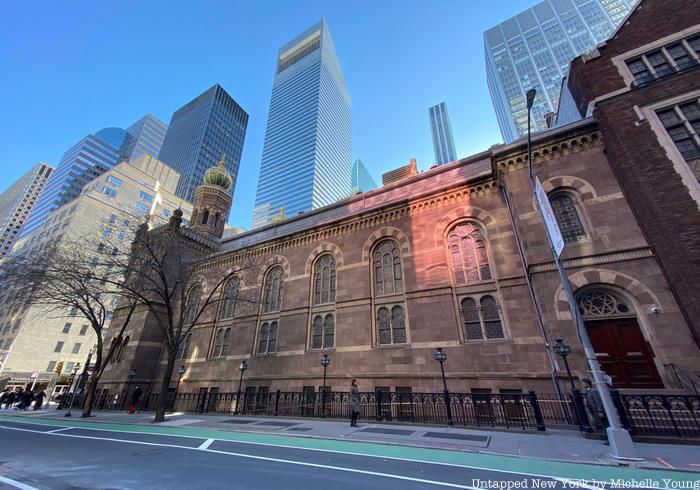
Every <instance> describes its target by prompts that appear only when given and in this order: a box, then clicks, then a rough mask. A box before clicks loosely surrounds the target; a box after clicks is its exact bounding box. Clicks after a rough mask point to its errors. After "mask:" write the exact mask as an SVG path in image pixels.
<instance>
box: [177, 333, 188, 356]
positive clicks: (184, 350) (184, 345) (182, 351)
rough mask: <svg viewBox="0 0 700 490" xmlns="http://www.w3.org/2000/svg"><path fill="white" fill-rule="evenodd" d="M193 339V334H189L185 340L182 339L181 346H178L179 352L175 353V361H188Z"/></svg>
mask: <svg viewBox="0 0 700 490" xmlns="http://www.w3.org/2000/svg"><path fill="white" fill-rule="evenodd" d="M191 339H192V334H191V333H188V334H187V335H185V338H184V339H182V341H181V342H180V345H178V346H177V352H176V353H175V359H177V360H178V361H179V360H182V359H187V358H188V356H189V350H190V340H191Z"/></svg>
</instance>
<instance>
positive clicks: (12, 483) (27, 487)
mask: <svg viewBox="0 0 700 490" xmlns="http://www.w3.org/2000/svg"><path fill="white" fill-rule="evenodd" d="M0 482H1V483H5V484H6V485H10V486H11V487H13V488H19V489H20V490H39V489H38V488H36V487H33V486H31V485H27V484H26V483H22V482H20V481H17V480H13V479H12V478H7V477H5V476H0Z"/></svg>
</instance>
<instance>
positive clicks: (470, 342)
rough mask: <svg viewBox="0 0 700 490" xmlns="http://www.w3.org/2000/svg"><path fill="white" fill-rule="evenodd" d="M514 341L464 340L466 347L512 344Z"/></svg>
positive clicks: (505, 339) (504, 339) (506, 339)
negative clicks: (470, 345)
mask: <svg viewBox="0 0 700 490" xmlns="http://www.w3.org/2000/svg"><path fill="white" fill-rule="evenodd" d="M512 343H513V340H512V339H508V338H503V339H474V340H466V339H465V340H464V345H467V344H512Z"/></svg>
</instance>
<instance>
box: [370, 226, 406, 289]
mask: <svg viewBox="0 0 700 490" xmlns="http://www.w3.org/2000/svg"><path fill="white" fill-rule="evenodd" d="M372 264H373V273H374V294H375V295H376V296H386V295H390V294H398V293H403V291H404V284H403V271H402V269H401V249H400V247H399V244H398V242H397V241H396V240H392V239H385V240H382V241H380V242H379V243H378V244H377V246H376V247H375V248H374V252H373V254H372Z"/></svg>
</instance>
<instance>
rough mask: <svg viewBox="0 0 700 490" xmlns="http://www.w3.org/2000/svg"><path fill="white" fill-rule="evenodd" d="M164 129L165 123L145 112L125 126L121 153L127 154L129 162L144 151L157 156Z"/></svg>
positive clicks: (165, 128) (166, 128) (161, 143)
mask: <svg viewBox="0 0 700 490" xmlns="http://www.w3.org/2000/svg"><path fill="white" fill-rule="evenodd" d="M166 131H168V125H167V124H165V123H164V122H163V121H161V120H160V119H158V118H157V117H155V116H153V115H152V114H146V115H145V116H144V117H142V118H141V119H139V120H138V121H136V122H135V123H134V124H132V125H131V126H129V127H128V128H126V132H127V135H128V136H127V141H126V142H125V144H124V146H123V148H122V154H123V155H129V162H133V161H134V160H136V159H137V158H138V157H140V156H141V155H143V154H144V153H145V154H147V155H151V156H152V157H154V158H158V153H160V148H161V146H162V145H163V139H164V138H165V133H166Z"/></svg>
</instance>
